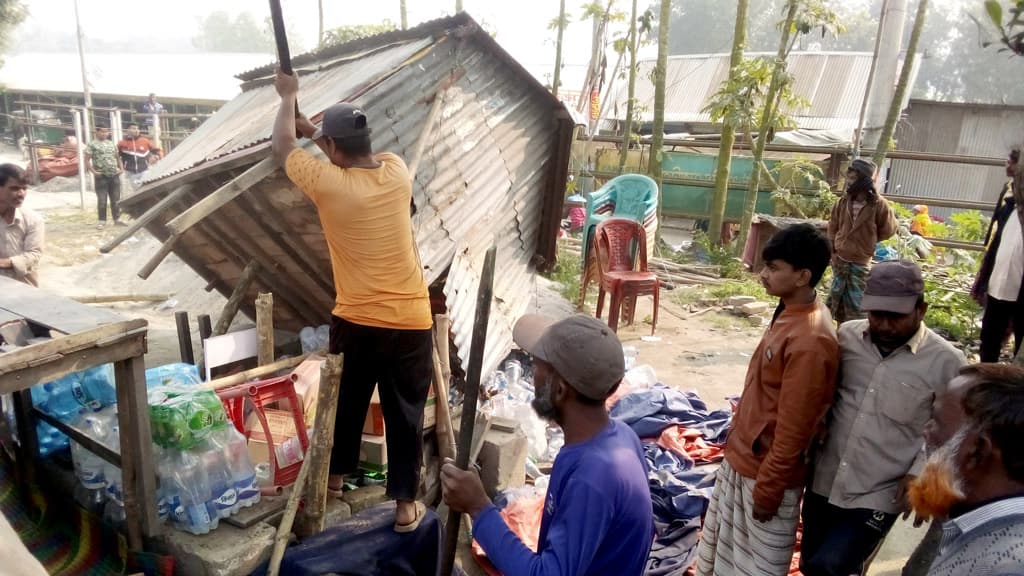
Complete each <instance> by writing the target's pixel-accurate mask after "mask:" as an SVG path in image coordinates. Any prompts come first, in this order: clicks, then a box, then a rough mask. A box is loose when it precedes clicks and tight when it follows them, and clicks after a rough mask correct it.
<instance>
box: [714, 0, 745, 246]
mask: <svg viewBox="0 0 1024 576" xmlns="http://www.w3.org/2000/svg"><path fill="white" fill-rule="evenodd" d="M747 5H748V0H738V1H737V3H736V28H735V30H734V31H733V37H732V55H731V56H730V57H729V74H730V76H733V75H735V74H736V71H737V70H738V68H739V65H740V64H741V63H742V62H743V47H744V44H746V42H747ZM735 142H736V126H734V125H733V123H732V122H730V121H729V120H728V119H727V120H725V121H724V123H723V125H722V143H721V145H720V146H719V148H718V169H717V170H716V171H715V192H714V196H713V197H712V199H711V223H710V225H709V226H708V236H709V237H710V239H711V241H712V242H714V243H715V244H719V243H721V240H722V224H723V223H724V222H725V201H726V199H727V198H728V194H729V170H730V168H731V163H732V146H733V144H735Z"/></svg>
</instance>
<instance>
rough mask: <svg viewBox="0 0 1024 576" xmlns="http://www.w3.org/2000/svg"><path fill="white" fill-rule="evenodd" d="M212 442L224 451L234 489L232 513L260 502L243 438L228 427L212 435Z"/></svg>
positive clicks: (256, 482)
mask: <svg viewBox="0 0 1024 576" xmlns="http://www.w3.org/2000/svg"><path fill="white" fill-rule="evenodd" d="M213 439H214V441H215V442H217V443H219V444H220V445H221V446H222V447H223V450H224V458H225V460H226V461H227V465H228V470H229V471H230V472H231V482H232V484H233V486H234V488H235V497H236V499H237V500H236V504H235V509H234V512H237V511H238V510H239V509H241V508H248V507H249V506H252V505H253V504H256V503H257V502H259V501H260V487H259V484H258V481H257V479H256V468H254V467H253V465H252V461H251V460H250V459H249V447H248V445H247V443H246V441H245V436H242V433H241V432H239V431H238V429H237V428H235V427H234V426H228V427H227V428H225V429H224V430H223V431H220V432H218V433H217V434H216V435H214V438H213Z"/></svg>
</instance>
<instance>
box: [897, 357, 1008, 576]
mask: <svg viewBox="0 0 1024 576" xmlns="http://www.w3.org/2000/svg"><path fill="white" fill-rule="evenodd" d="M958 400H959V401H958ZM1022 434H1024V369H1021V368H1018V367H1015V366H1009V365H1002V364H976V365H972V366H967V367H965V368H963V369H962V370H961V371H960V376H958V377H957V378H955V379H954V380H953V382H951V383H950V385H949V388H948V390H947V392H946V393H944V394H943V395H941V396H940V397H939V398H937V400H936V409H935V413H934V416H933V419H932V421H931V422H929V424H928V426H927V428H926V431H925V436H926V439H927V441H928V445H929V447H935V446H938V448H937V449H935V450H934V451H933V453H932V455H931V456H930V457H929V459H928V463H927V464H926V465H925V469H924V472H923V473H922V474H921V476H920V477H918V478H917V479H916V480H914V481H913V482H912V483H911V485H910V488H909V494H908V496H909V500H910V504H911V506H912V507H913V509H914V511H915V512H916V513H917V514H918V516H920V517H922V518H950V520H948V521H946V522H945V523H944V524H943V526H942V540H941V543H940V545H939V556H938V558H936V560H935V562H934V563H933V564H932V567H931V569H930V570H929V572H928V574H929V576H961V575H963V576H967V575H972V574H992V575H1004V576H1010V575H1017V574H1024V443H1021V441H1020V438H1021V435H1022Z"/></svg>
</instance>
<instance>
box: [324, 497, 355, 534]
mask: <svg viewBox="0 0 1024 576" xmlns="http://www.w3.org/2000/svg"><path fill="white" fill-rule="evenodd" d="M351 517H352V507H351V506H349V505H348V502H345V501H343V500H342V499H340V498H332V497H330V496H328V497H327V511H326V512H325V513H324V527H325V528H330V527H332V526H340V525H341V524H342V523H343V522H345V520H348V519H349V518H351Z"/></svg>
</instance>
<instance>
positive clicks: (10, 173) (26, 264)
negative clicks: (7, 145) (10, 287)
mask: <svg viewBox="0 0 1024 576" xmlns="http://www.w3.org/2000/svg"><path fill="white" fill-rule="evenodd" d="M27 193H28V177H27V176H26V175H25V171H24V170H22V169H21V167H20V166H17V165H15V164H0V276H7V277H8V278H14V279H15V280H20V281H21V282H24V283H26V284H31V285H33V286H38V285H39V260H40V259H42V257H43V242H44V235H45V233H44V225H43V219H42V218H41V217H40V216H39V214H36V213H35V212H34V211H32V210H29V209H28V208H25V207H23V206H22V204H24V203H25V195H26V194H27Z"/></svg>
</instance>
